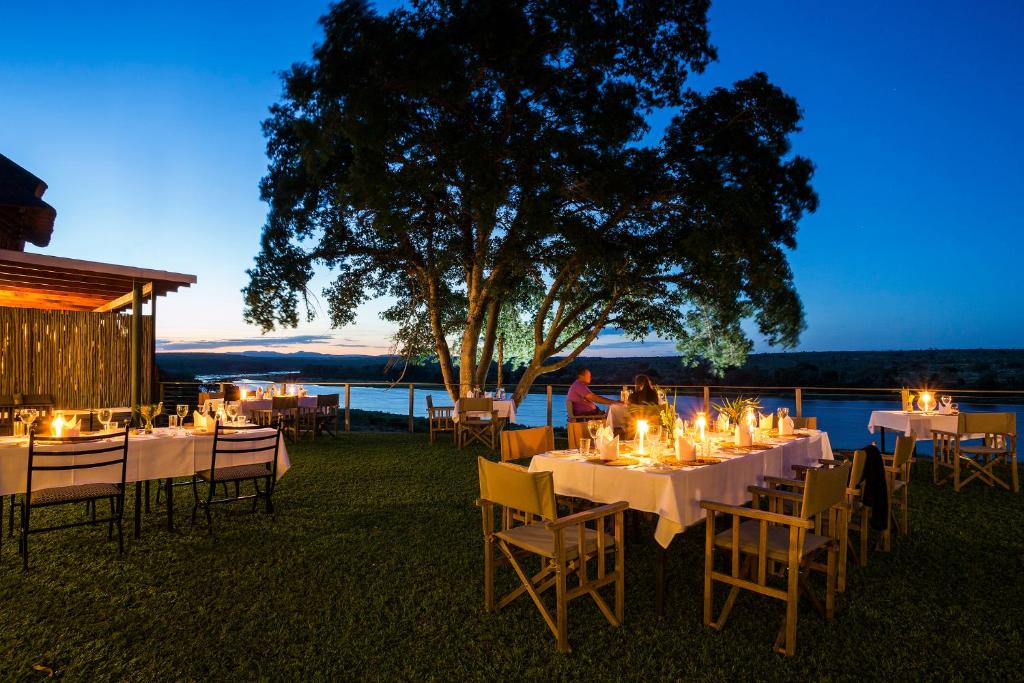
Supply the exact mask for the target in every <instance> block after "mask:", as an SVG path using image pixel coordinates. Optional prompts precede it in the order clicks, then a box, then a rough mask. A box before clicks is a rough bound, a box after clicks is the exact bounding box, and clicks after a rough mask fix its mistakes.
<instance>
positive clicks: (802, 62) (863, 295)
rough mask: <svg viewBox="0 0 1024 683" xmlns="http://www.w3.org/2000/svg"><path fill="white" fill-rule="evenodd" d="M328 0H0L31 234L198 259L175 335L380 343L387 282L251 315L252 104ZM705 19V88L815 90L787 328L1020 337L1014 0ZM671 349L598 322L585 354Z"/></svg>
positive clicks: (101, 248) (849, 335) (161, 329)
mask: <svg viewBox="0 0 1024 683" xmlns="http://www.w3.org/2000/svg"><path fill="white" fill-rule="evenodd" d="M393 4H394V3H393V2H379V3H377V6H378V7H379V8H380V9H381V10H386V9H387V8H389V7H391V6H392V5H393ZM243 7H244V10H242V9H241V8H243ZM326 7H327V3H326V2H322V1H317V2H314V1H311V0H290V2H286V3H285V2H270V1H253V2H249V3H245V4H244V5H243V4H241V3H222V2H202V3H200V2H171V3H136V2H123V3H118V2H102V3H81V2H69V1H57V2H51V3H11V4H9V5H8V6H5V7H4V9H3V12H2V15H3V21H2V22H0V102H2V106H0V152H2V153H3V154H6V155H7V156H9V157H10V158H12V159H14V160H15V161H16V162H18V163H19V164H21V165H22V166H24V167H26V168H28V169H29V170H30V171H32V172H33V173H35V174H36V175H38V176H40V177H42V178H43V179H44V180H45V181H46V182H47V183H48V184H49V186H50V189H49V191H48V192H47V194H46V200H47V201H48V202H49V203H51V204H52V205H53V206H55V207H56V208H57V212H58V215H57V224H56V228H55V231H54V238H53V241H52V242H51V244H50V246H49V247H48V248H47V249H45V250H44V253H49V254H54V255H59V256H71V257H78V258H85V259H90V260H97V261H108V262H113V263H121V264H126V265H134V266H142V267H151V268H158V269H163V270H172V271H178V272H186V273H192V274H195V275H197V276H198V277H199V284H198V285H197V286H194V287H193V288H192V289H190V290H186V291H185V292H183V293H179V294H176V295H171V296H170V297H168V298H166V299H162V300H161V302H160V304H161V305H160V309H159V311H158V313H159V316H158V321H157V323H158V335H159V336H160V337H161V338H162V339H164V340H165V341H164V342H163V344H162V347H163V348H164V349H167V350H187V349H196V350H241V349H247V348H260V349H270V350H281V351H292V350H298V349H303V350H315V351H321V352H325V353H382V352H385V351H386V350H387V336H388V333H389V328H388V326H387V325H386V324H385V323H383V322H382V321H380V320H379V319H378V317H377V312H378V311H379V310H381V309H382V308H384V307H385V305H384V304H383V303H382V302H375V303H374V304H373V305H368V306H366V307H364V309H363V310H362V311H361V315H360V318H359V321H358V324H357V325H355V326H352V327H349V328H345V329H342V330H331V329H329V327H328V325H327V323H326V322H325V321H324V320H323V319H321V320H318V321H317V322H314V323H313V324H310V325H302V326H301V327H300V328H299V329H297V330H281V331H278V332H277V333H274V334H272V335H271V336H270V337H267V338H262V337H261V336H260V334H259V331H258V330H257V329H255V328H252V327H250V326H247V325H246V324H245V323H244V322H243V321H242V302H241V294H240V291H239V290H240V289H241V288H242V287H243V286H244V284H245V282H246V277H245V269H246V268H247V267H248V266H249V265H250V263H251V261H252V257H253V255H254V254H255V253H256V251H257V249H258V239H259V232H260V228H261V226H262V224H263V219H264V216H265V212H266V209H265V206H264V205H263V204H262V203H261V202H260V201H259V192H258V188H257V184H258V182H259V179H260V177H261V176H262V175H263V173H264V170H265V167H266V158H265V156H264V141H263V137H262V134H261V132H260V122H261V121H262V120H263V119H264V118H265V116H266V113H267V108H268V107H269V106H270V105H271V104H272V103H273V102H274V101H275V100H276V99H277V97H278V95H279V93H280V81H279V78H278V76H277V72H278V71H280V70H283V69H285V68H287V67H288V66H289V65H290V64H291V63H293V62H296V61H303V60H306V59H308V58H309V55H310V53H311V46H312V44H313V43H314V42H317V41H318V40H319V35H320V34H319V27H318V25H317V23H316V20H317V18H318V17H319V16H320V15H321V14H322V13H323V12H324V10H325V9H326ZM710 18H711V21H710V24H711V33H712V41H713V42H714V44H715V45H716V46H717V47H718V50H719V62H718V63H716V64H713V65H711V66H710V67H709V69H708V70H707V72H706V73H705V74H704V75H703V76H701V77H699V78H698V79H697V80H695V81H694V82H693V85H694V86H695V87H697V88H699V89H705V88H708V87H711V86H714V85H718V84H728V83H731V82H733V81H735V80H737V79H739V78H743V77H745V76H747V75H749V74H750V73H751V72H753V71H755V70H763V71H766V72H767V73H768V75H769V77H770V78H771V79H772V80H773V81H774V82H776V83H778V84H779V85H780V86H782V87H783V89H785V90H786V91H787V92H789V93H790V94H792V95H794V96H795V97H796V98H797V100H798V101H799V102H800V104H801V106H802V107H803V109H804V113H805V122H804V130H803V132H801V133H800V134H799V135H798V136H797V137H796V138H795V140H794V149H795V151H797V152H799V153H800V154H803V155H805V156H808V157H810V158H811V159H812V160H813V161H814V162H815V164H816V165H817V173H816V175H815V179H814V186H815V188H816V189H817V191H818V193H819V196H820V200H821V205H820V208H819V210H818V212H817V213H816V214H814V215H812V216H810V217H808V218H806V219H805V220H804V221H803V222H802V224H801V228H800V232H799V234H798V236H797V239H798V248H797V250H796V251H795V252H793V253H792V254H791V263H792V265H793V270H794V272H795V275H796V282H797V288H798V290H799V292H800V294H801V296H802V298H803V301H804V305H805V308H806V312H807V324H808V327H807V331H806V332H805V333H804V335H803V338H802V341H801V345H800V349H801V350H809V351H824V350H843V349H916V348H946V347H968V348H970V347H1020V346H1024V306H1022V305H1021V304H1020V294H1019V293H1018V287H1019V279H1018V271H1017V270H1016V269H1017V267H1019V261H1020V254H1022V253H1024V219H1022V216H1024V213H1022V211H1021V209H1020V201H1021V199H1022V197H1024V143H1022V142H1021V140H1022V137H1021V134H1020V130H1019V128H1020V125H1019V122H1020V117H1021V111H1024V78H1022V77H1021V73H1024V48H1022V47H1021V44H1020V40H1019V37H1020V36H1021V35H1024V3H1022V2H1019V1H1018V0H989V1H982V0H978V1H975V2H970V3H966V2H958V1H953V2H951V1H940V0H936V1H934V2H929V3H921V2H912V1H904V2H896V1H889V2H882V1H869V2H859V3H831V2H824V3H823V2H815V1H814V0H804V1H796V0H794V1H790V2H753V1H752V0H751V1H749V2H740V1H737V0H732V1H730V2H725V1H721V2H718V3H715V4H714V5H713V7H712V10H711V14H710ZM660 120H661V118H659V117H656V119H655V120H654V121H652V124H653V125H654V126H655V128H657V127H658V125H659V121H660ZM30 250H36V249H35V248H34V247H30ZM315 289H316V290H319V289H320V287H319V286H318V287H316V288H315ZM758 350H760V351H763V350H768V349H767V348H766V347H765V346H764V345H763V344H758ZM672 351H673V347H672V345H671V344H667V343H664V342H659V341H657V340H650V341H649V342H648V343H646V344H644V345H643V346H642V347H640V346H637V345H635V344H633V343H626V342H625V341H624V340H623V339H622V338H620V337H616V336H615V335H605V336H603V337H602V339H601V340H600V341H599V342H598V343H597V344H595V345H594V347H592V351H591V353H594V354H600V355H641V354H652V353H657V354H665V353H671V352H672Z"/></svg>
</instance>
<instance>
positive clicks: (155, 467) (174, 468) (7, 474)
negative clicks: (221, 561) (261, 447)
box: [0, 429, 291, 495]
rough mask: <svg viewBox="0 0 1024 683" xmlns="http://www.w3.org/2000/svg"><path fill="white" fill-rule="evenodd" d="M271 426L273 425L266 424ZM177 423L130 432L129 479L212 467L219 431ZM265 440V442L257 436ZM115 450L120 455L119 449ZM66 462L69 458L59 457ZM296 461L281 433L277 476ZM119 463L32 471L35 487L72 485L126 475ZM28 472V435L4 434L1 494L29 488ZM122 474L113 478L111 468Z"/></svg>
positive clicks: (228, 458) (245, 457) (260, 456)
mask: <svg viewBox="0 0 1024 683" xmlns="http://www.w3.org/2000/svg"><path fill="white" fill-rule="evenodd" d="M263 431H264V430H260V431H253V432H251V433H250V434H249V435H250V436H256V435H257V434H259V433H262V432H263ZM266 431H267V432H269V431H271V430H269V429H268V430H266ZM175 434H176V431H175V430H173V429H156V430H154V432H153V434H152V435H145V434H140V435H138V436H129V437H128V463H127V465H126V468H125V480H126V481H129V482H136V481H148V480H152V479H165V478H168V477H189V476H192V475H193V474H194V473H195V472H197V471H199V470H204V469H208V468H209V467H210V458H211V456H212V455H213V435H212V434H197V435H187V434H184V435H182V436H175ZM257 443H260V442H257ZM252 446H253V444H252V443H251V442H250V443H246V442H239V443H236V444H229V445H228V447H229V448H231V449H234V450H238V449H244V448H246V447H252ZM111 455H112V454H111V453H101V454H97V455H94V456H80V457H81V458H83V459H85V458H90V457H91V458H94V459H98V460H100V461H102V460H109V459H110V456H111ZM113 455H116V453H115V454H113ZM268 460H269V458H268V457H267V454H266V453H239V454H237V455H225V454H224V453H223V452H221V453H220V454H219V455H218V456H217V466H218V467H231V466H234V465H250V464H253V463H257V462H267V461H268ZM53 464H64V463H53ZM290 467H291V461H290V460H289V458H288V449H287V448H286V447H285V444H284V439H283V438H282V439H281V442H280V444H279V445H278V449H277V478H278V479H280V478H281V477H282V476H284V473H285V472H287V471H288V469H289V468H290ZM115 469H116V468H115V467H97V468H94V469H85V470H70V471H64V472H59V471H52V472H45V471H44V472H40V471H36V472H33V473H32V490H33V491H38V490H39V489H44V488H51V487H55V486H71V485H74V484H89V483H98V482H111V481H120V474H121V473H120V472H115ZM27 473H28V440H27V439H25V438H24V437H4V438H2V439H0V495H8V494H12V493H24V492H25V478H26V476H27ZM112 473H114V474H115V475H116V476H115V477H113V478H111V474H112Z"/></svg>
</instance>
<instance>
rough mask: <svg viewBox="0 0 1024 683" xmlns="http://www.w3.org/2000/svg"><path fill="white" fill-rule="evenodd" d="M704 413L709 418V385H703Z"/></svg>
mask: <svg viewBox="0 0 1024 683" xmlns="http://www.w3.org/2000/svg"><path fill="white" fill-rule="evenodd" d="M704 414H705V415H707V416H708V420H710V419H711V387H709V386H705V387H704Z"/></svg>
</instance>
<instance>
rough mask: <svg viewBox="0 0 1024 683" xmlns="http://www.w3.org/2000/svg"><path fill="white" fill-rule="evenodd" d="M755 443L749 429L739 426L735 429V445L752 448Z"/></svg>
mask: <svg viewBox="0 0 1024 683" xmlns="http://www.w3.org/2000/svg"><path fill="white" fill-rule="evenodd" d="M753 443H754V439H753V437H752V436H751V434H750V430H749V429H747V427H746V425H743V424H738V425H736V427H735V429H733V445H734V446H740V447H741V448H742V447H746V446H751V445H753Z"/></svg>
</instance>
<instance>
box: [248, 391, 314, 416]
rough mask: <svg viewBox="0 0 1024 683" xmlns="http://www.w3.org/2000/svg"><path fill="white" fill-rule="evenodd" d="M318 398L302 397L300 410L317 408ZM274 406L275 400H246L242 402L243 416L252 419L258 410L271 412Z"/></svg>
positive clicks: (300, 398)
mask: <svg viewBox="0 0 1024 683" xmlns="http://www.w3.org/2000/svg"><path fill="white" fill-rule="evenodd" d="M316 402H317V397H316V396H300V397H299V407H300V408H316ZM272 405H273V399H269V398H260V399H255V398H254V399H251V400H250V399H246V400H244V401H242V403H241V406H242V414H243V415H245V416H246V417H252V414H253V413H255V412H256V411H257V410H270V408H271V406H272Z"/></svg>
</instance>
